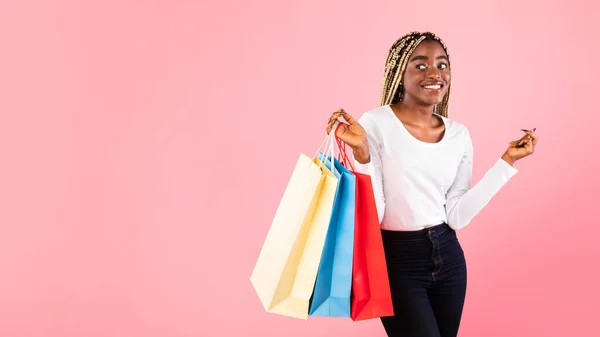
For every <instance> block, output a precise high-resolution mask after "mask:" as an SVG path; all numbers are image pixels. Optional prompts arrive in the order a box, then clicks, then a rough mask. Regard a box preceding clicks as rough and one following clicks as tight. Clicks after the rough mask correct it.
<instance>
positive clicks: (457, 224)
mask: <svg viewBox="0 0 600 337" xmlns="http://www.w3.org/2000/svg"><path fill="white" fill-rule="evenodd" d="M466 137H467V140H466V146H465V151H464V154H463V157H462V159H461V162H460V164H459V167H458V172H457V174H456V178H455V179H454V182H453V183H452V185H451V186H450V188H449V189H448V192H447V193H446V215H447V218H448V225H449V226H450V227H452V228H453V229H455V230H458V229H460V228H463V227H465V226H466V225H468V224H469V222H471V220H472V219H473V218H474V217H475V215H477V213H479V212H480V211H481V209H483V207H484V206H486V205H487V204H488V202H489V201H490V200H491V199H492V197H493V196H494V195H495V194H496V193H497V192H498V191H499V190H500V188H502V186H504V184H506V182H508V180H509V179H510V178H511V177H512V176H514V175H515V174H516V173H517V172H518V171H517V169H515V168H514V167H513V166H511V165H510V164H509V163H507V162H506V161H505V160H504V159H502V158H500V159H498V161H496V163H495V164H494V166H492V167H491V168H490V169H489V170H488V171H487V172H486V173H485V175H484V176H483V177H482V178H481V180H479V182H477V184H475V185H474V186H473V187H472V188H470V186H471V177H472V172H473V142H472V140H471V137H470V135H469V132H468V130H467V136H466Z"/></svg>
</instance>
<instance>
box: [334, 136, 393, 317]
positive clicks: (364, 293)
mask: <svg viewBox="0 0 600 337" xmlns="http://www.w3.org/2000/svg"><path fill="white" fill-rule="evenodd" d="M338 147H340V151H339V153H340V162H342V163H344V165H349V166H350V169H351V172H352V173H354V175H355V176H356V210H355V220H354V260H353V266H352V267H353V269H352V295H351V304H350V317H351V318H352V320H353V321H359V320H366V319H371V318H379V317H384V316H393V315H394V308H393V305H392V295H391V292H390V283H389V279H388V272H387V266H386V260H385V252H384V249H383V239H382V238H381V227H380V226H379V217H378V216H377V206H376V204H375V195H374V194H373V185H372V184H371V176H369V175H367V174H362V173H358V172H356V171H355V170H354V168H353V167H352V164H351V162H350V160H348V157H347V156H346V153H345V144H343V143H342V142H341V141H339V140H338Z"/></svg>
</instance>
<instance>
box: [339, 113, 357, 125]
mask: <svg viewBox="0 0 600 337" xmlns="http://www.w3.org/2000/svg"><path fill="white" fill-rule="evenodd" d="M341 115H342V118H344V120H345V121H346V122H348V124H350V125H353V124H356V123H358V122H357V121H356V119H354V117H352V115H350V114H349V113H347V112H345V111H344V112H343V113H342V114H341Z"/></svg>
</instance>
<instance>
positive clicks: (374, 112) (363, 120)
mask: <svg viewBox="0 0 600 337" xmlns="http://www.w3.org/2000/svg"><path fill="white" fill-rule="evenodd" d="M390 115H392V116H393V114H390V108H389V106H387V105H383V106H378V107H375V108H373V109H371V110H368V111H366V112H365V113H363V115H362V116H361V117H360V118H359V119H358V122H359V123H360V125H362V126H363V127H364V128H365V129H366V130H367V131H369V130H374V129H377V125H381V123H385V122H386V121H388V120H389V119H390ZM394 117H395V116H394Z"/></svg>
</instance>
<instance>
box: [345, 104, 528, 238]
mask: <svg viewBox="0 0 600 337" xmlns="http://www.w3.org/2000/svg"><path fill="white" fill-rule="evenodd" d="M440 117H441V118H442V120H443V122H444V124H445V127H446V130H445V132H444V136H443V138H442V140H440V141H439V142H437V143H428V142H423V141H420V140H418V139H417V138H415V137H414V136H413V135H412V134H410V133H409V132H408V130H407V129H406V127H405V126H404V124H403V123H402V122H401V121H400V120H399V119H398V117H396V115H395V114H394V112H393V110H392V109H391V107H390V106H389V105H385V106H380V107H377V108H374V109H372V110H370V111H367V112H366V113H364V114H363V116H362V117H361V118H360V119H359V120H358V122H359V123H360V124H361V125H362V126H363V128H364V129H365V130H366V132H367V135H368V141H369V151H370V154H371V159H370V161H369V162H368V163H366V164H360V163H359V162H357V161H354V164H355V169H356V171H357V172H359V173H364V174H369V175H370V176H371V180H372V183H373V191H374V194H375V200H376V204H377V212H378V215H379V222H380V224H381V228H383V229H387V230H398V231H414V230H421V229H424V228H427V227H431V226H435V225H438V224H441V223H447V224H448V225H449V226H450V227H451V228H453V229H455V230H457V229H460V228H462V227H465V226H466V225H467V224H469V222H470V221H471V220H472V219H473V217H475V215H477V213H479V211H480V210H481V209H482V208H483V207H484V206H485V205H487V203H488V202H489V201H490V200H491V199H492V197H493V196H494V195H495V194H496V193H497V192H498V191H499V190H500V188H501V187H502V186H503V185H504V184H505V183H506V182H508V180H509V179H510V178H511V177H512V176H513V175H515V174H516V173H517V172H518V170H517V169H516V168H515V167H513V166H511V165H510V164H508V163H507V162H506V161H504V160H502V159H498V161H497V162H496V163H495V164H494V165H493V166H492V167H491V168H490V169H489V170H488V171H487V172H486V173H485V175H484V176H483V177H482V178H481V180H479V182H477V184H475V185H474V186H472V187H471V176H472V170H473V143H472V141H471V137H470V135H469V130H468V129H467V127H466V126H465V125H463V124H461V123H458V122H456V121H453V120H451V119H448V118H445V117H442V116H440Z"/></svg>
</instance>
